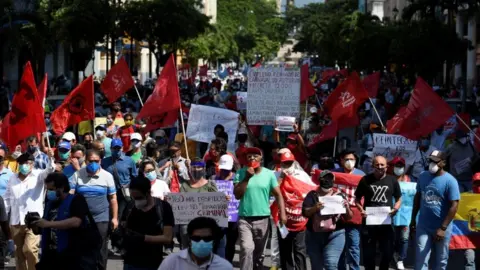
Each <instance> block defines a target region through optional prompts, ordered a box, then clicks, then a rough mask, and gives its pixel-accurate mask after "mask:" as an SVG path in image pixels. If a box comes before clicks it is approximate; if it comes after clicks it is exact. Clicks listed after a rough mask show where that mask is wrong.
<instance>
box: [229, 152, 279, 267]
mask: <svg viewBox="0 0 480 270" xmlns="http://www.w3.org/2000/svg"><path fill="white" fill-rule="evenodd" d="M246 156H247V161H248V165H247V167H244V168H242V169H240V170H239V171H238V172H237V174H236V176H235V180H234V183H235V188H234V190H233V193H234V195H235V198H237V200H240V206H239V208H238V216H239V219H238V234H239V238H240V269H248V270H249V269H253V270H260V269H263V251H264V249H265V244H266V241H267V239H268V229H269V223H268V221H269V217H270V214H271V213H270V194H273V195H274V196H275V201H276V202H277V203H278V207H279V209H280V223H281V224H286V222H287V215H286V214H285V205H284V202H283V197H282V195H281V193H280V188H279V186H278V182H277V178H276V177H275V174H274V173H273V171H271V170H269V169H267V168H265V167H262V166H261V161H262V151H261V150H260V149H258V148H255V147H252V148H248V149H247V150H246Z"/></svg>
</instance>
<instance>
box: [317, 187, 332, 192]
mask: <svg viewBox="0 0 480 270" xmlns="http://www.w3.org/2000/svg"><path fill="white" fill-rule="evenodd" d="M320 189H321V190H322V191H323V192H325V193H328V192H330V191H332V188H323V187H322V188H320Z"/></svg>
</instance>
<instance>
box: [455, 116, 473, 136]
mask: <svg viewBox="0 0 480 270" xmlns="http://www.w3.org/2000/svg"><path fill="white" fill-rule="evenodd" d="M458 117H460V118H461V119H462V120H463V122H465V124H467V126H465V124H463V123H462V121H460V120H459V119H457V130H462V131H464V132H467V133H468V132H470V129H469V126H468V125H470V122H471V119H470V114H468V113H458Z"/></svg>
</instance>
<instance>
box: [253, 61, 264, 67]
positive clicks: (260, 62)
mask: <svg viewBox="0 0 480 270" xmlns="http://www.w3.org/2000/svg"><path fill="white" fill-rule="evenodd" d="M253 67H254V68H259V67H262V60H258V61H257V62H255V64H253Z"/></svg>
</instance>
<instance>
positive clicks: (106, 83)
mask: <svg viewBox="0 0 480 270" xmlns="http://www.w3.org/2000/svg"><path fill="white" fill-rule="evenodd" d="M133 86H135V82H134V81H133V79H132V74H131V73H130V69H129V68H128V65H127V62H126V61H125V59H124V58H123V57H122V58H120V60H118V62H117V63H116V64H115V65H114V66H113V67H112V68H111V69H110V71H109V72H108V74H107V76H106V77H105V80H103V82H102V85H101V86H100V89H102V91H103V93H104V94H105V97H106V98H107V99H108V102H110V103H112V102H114V101H115V100H117V99H118V98H119V97H121V96H122V95H123V94H124V93H125V92H127V91H128V90H129V89H130V88H132V87H133Z"/></svg>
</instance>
